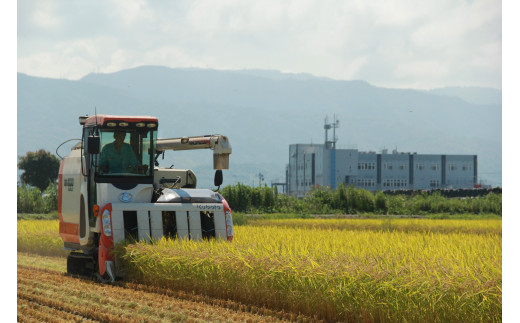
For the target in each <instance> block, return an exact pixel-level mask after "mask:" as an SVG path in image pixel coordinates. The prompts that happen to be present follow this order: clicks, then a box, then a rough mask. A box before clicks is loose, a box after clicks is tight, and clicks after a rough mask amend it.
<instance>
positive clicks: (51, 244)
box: [16, 220, 68, 256]
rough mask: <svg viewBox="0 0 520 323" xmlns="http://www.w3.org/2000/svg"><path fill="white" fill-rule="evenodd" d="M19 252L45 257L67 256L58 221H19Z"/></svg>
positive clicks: (17, 240) (17, 238)
mask: <svg viewBox="0 0 520 323" xmlns="http://www.w3.org/2000/svg"><path fill="white" fill-rule="evenodd" d="M16 242H17V250H18V251H21V252H29V253H36V254H39V255H43V256H66V255H67V254H68V252H67V251H64V250H62V248H63V241H62V240H61V238H60V235H59V221H58V220H18V221H17V237H16Z"/></svg>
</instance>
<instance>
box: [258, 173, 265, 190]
mask: <svg viewBox="0 0 520 323" xmlns="http://www.w3.org/2000/svg"><path fill="white" fill-rule="evenodd" d="M263 180H264V175H263V174H262V173H258V186H260V187H262V181H263Z"/></svg>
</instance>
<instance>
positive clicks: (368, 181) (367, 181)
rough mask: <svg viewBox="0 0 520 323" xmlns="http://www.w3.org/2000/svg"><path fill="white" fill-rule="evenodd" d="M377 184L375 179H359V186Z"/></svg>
mask: <svg viewBox="0 0 520 323" xmlns="http://www.w3.org/2000/svg"><path fill="white" fill-rule="evenodd" d="M375 185H376V182H375V181H374V180H373V179H367V178H358V180H357V186H367V187H368V186H375Z"/></svg>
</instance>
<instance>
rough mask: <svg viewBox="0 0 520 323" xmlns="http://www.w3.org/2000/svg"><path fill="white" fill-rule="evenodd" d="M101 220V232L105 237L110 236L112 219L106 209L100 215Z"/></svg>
mask: <svg viewBox="0 0 520 323" xmlns="http://www.w3.org/2000/svg"><path fill="white" fill-rule="evenodd" d="M101 221H102V224H103V233H104V234H105V235H106V236H107V237H110V236H112V220H111V218H110V211H108V210H105V211H103V216H102V220H101Z"/></svg>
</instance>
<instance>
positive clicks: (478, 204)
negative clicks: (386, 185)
mask: <svg viewBox="0 0 520 323" xmlns="http://www.w3.org/2000/svg"><path fill="white" fill-rule="evenodd" d="M222 195H223V196H224V198H225V199H226V200H227V201H228V203H229V205H230V207H231V209H232V210H234V211H238V212H250V213H300V214H331V213H334V214H337V213H341V214H357V213H373V214H388V215H421V214H437V213H449V214H464V213H473V214H487V213H491V214H496V215H502V194H501V193H498V194H497V193H493V192H490V193H488V194H486V195H484V196H479V197H468V198H449V197H446V196H443V195H442V194H441V192H433V193H431V194H430V193H429V192H426V191H423V192H417V193H416V194H413V195H394V194H385V193H383V192H382V191H377V192H375V193H372V192H370V191H367V190H365V189H361V188H354V187H353V186H345V185H343V184H340V185H338V188H337V189H331V188H330V187H324V186H323V187H318V188H315V189H313V190H312V191H310V192H309V193H308V194H307V195H306V196H305V197H304V198H302V199H298V198H296V197H292V196H288V195H285V194H278V192H277V190H276V188H274V189H271V188H269V187H267V186H264V187H250V186H247V185H243V184H240V183H238V184H236V185H233V186H226V187H224V188H223V189H222Z"/></svg>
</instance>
